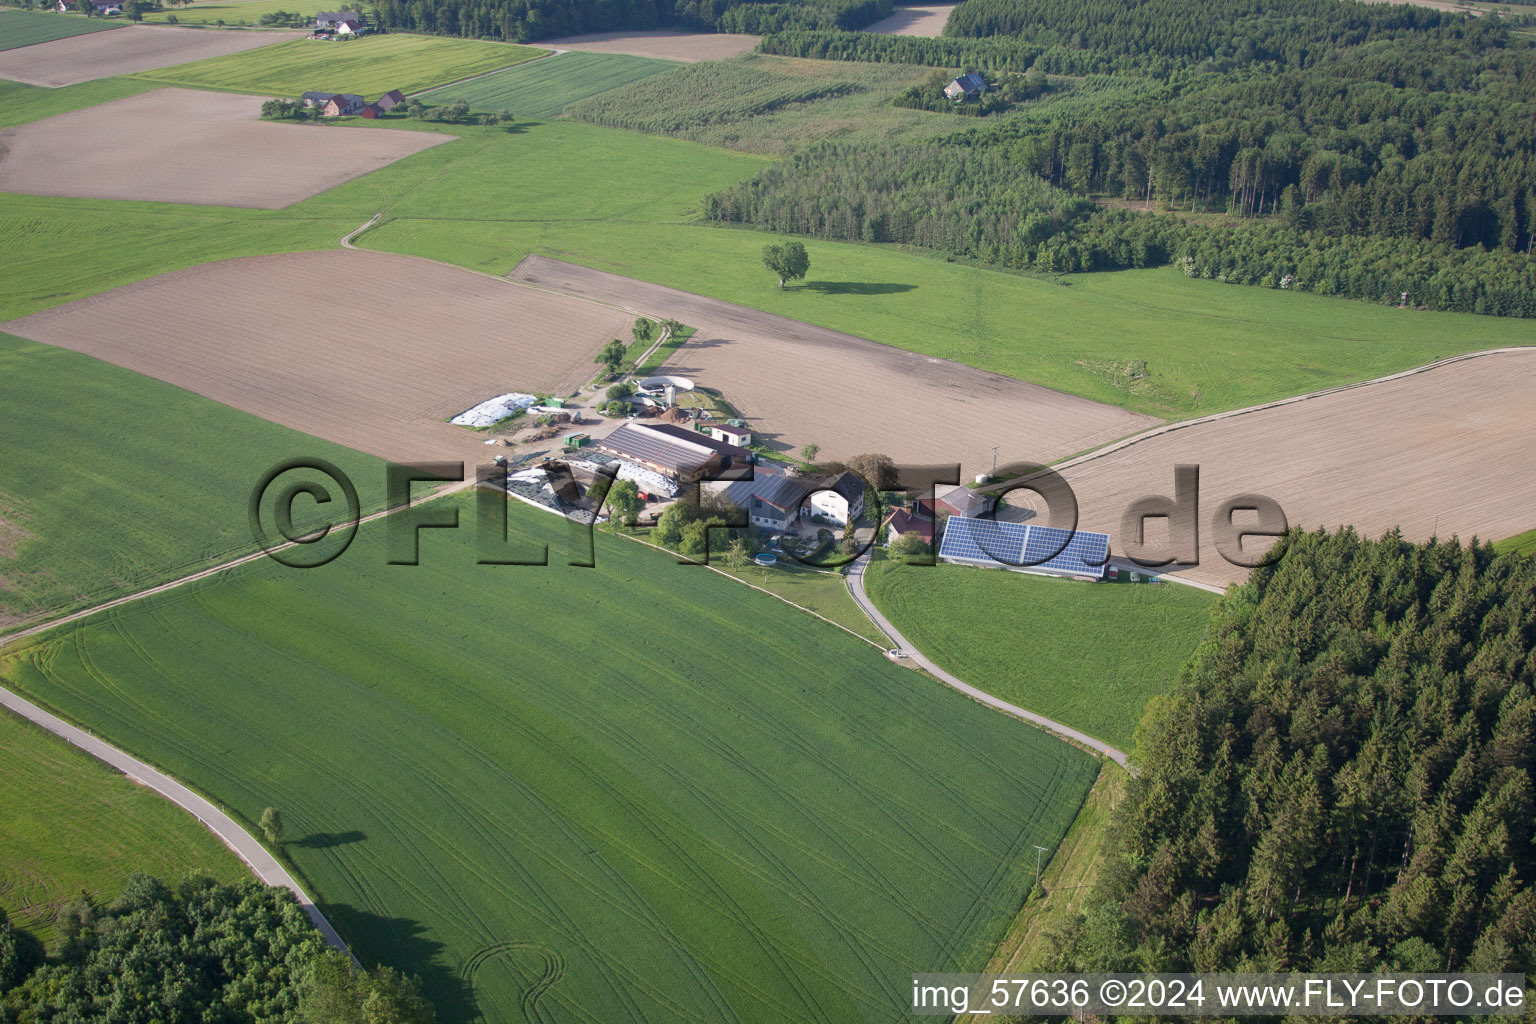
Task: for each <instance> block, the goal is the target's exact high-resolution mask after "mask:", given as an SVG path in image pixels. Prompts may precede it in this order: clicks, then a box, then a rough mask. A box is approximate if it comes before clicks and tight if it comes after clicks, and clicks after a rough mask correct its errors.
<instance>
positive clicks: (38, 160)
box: [0, 30, 455, 210]
mask: <svg viewBox="0 0 1536 1024" xmlns="http://www.w3.org/2000/svg"><path fill="white" fill-rule="evenodd" d="M120 31H121V30H118V31H114V32H98V33H96V34H97V35H117V34H119V32H120ZM260 114H261V98H260V97H257V96H238V95H234V94H232V93H222V92H201V91H198V90H196V89H155V90H154V91H152V92H145V93H139V94H138V95H137V96H129V97H128V98H126V99H121V100H114V101H113V102H111V103H103V104H100V105H99V106H94V107H87V108H86V109H85V110H77V111H74V112H72V113H68V114H59V115H57V116H56V117H50V118H45V119H44V120H42V121H33V122H31V123H29V124H23V125H19V126H17V127H15V128H7V129H5V130H4V131H0V190H4V191H6V192H20V193H23V194H27V195H43V196H76V197H81V198H89V199H147V200H155V201H159V202H166V203H201V204H205V205H214V206H247V207H256V208H259V209H267V210H275V209H280V208H282V207H284V206H288V205H290V204H292V203H296V202H298V201H299V200H301V199H307V198H309V197H310V196H312V195H316V194H317V193H320V192H323V191H325V190H326V189H328V188H333V187H335V186H336V185H340V184H341V183H342V182H345V181H351V180H352V179H353V178H356V177H360V176H361V175H364V174H367V173H368V172H369V171H375V170H378V169H379V168H380V167H383V166H385V165H386V164H391V163H393V162H394V161H396V160H399V159H401V158H402V157H406V156H410V155H411V154H412V153H419V152H421V151H422V150H424V149H430V148H431V147H433V146H436V145H440V144H442V143H444V142H448V141H451V140H452V139H453V138H455V136H452V135H436V134H427V133H424V132H408V131H397V130H389V129H377V128H368V129H345V130H339V131H316V130H315V129H314V128H312V127H306V126H304V125H297V124H274V123H272V122H270V121H263V120H261V117H260Z"/></svg>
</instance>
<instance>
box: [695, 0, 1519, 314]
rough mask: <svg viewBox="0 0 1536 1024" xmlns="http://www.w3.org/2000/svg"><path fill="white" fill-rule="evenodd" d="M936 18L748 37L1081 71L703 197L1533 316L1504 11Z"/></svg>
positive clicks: (820, 53)
mask: <svg viewBox="0 0 1536 1024" xmlns="http://www.w3.org/2000/svg"><path fill="white" fill-rule="evenodd" d="M946 32H948V33H952V35H950V36H947V37H945V38H941V39H932V40H929V39H907V38H899V37H882V36H870V35H867V34H859V33H846V32H842V33H828V32H819V33H818V32H802V33H785V34H781V35H776V36H773V37H770V38H769V39H767V40H765V42H764V48H765V49H768V50H772V51H774V52H779V53H785V54H789V55H794V56H816V57H823V58H833V59H850V60H915V61H923V62H934V63H943V62H948V63H950V64H951V65H952V66H953V65H971V66H975V67H981V68H993V69H999V70H1011V71H1021V70H1023V69H1024V68H1026V67H1029V68H1033V69H1034V72H1036V73H1038V72H1041V71H1044V72H1050V73H1052V74H1061V75H1071V76H1078V77H1076V78H1074V79H1073V80H1069V81H1067V82H1066V83H1064V84H1066V85H1067V86H1068V88H1067V90H1066V91H1067V95H1064V96H1061V97H1053V98H1051V99H1049V100H1048V101H1043V102H1041V103H1039V104H1034V105H1032V106H1031V107H1030V109H1029V110H1028V111H1027V112H1026V114H1027V116H1024V115H1020V116H1013V117H1009V118H1005V119H1002V120H1001V121H1000V122H999V123H997V124H995V125H993V124H990V123H989V124H987V125H985V126H982V127H977V128H974V129H969V130H966V131H963V132H953V133H951V134H949V135H947V136H944V137H942V138H941V139H939V141H938V142H937V143H936V144H935V145H932V146H928V147H923V149H922V152H921V153H919V152H916V151H908V152H907V153H905V154H904V155H903V157H902V160H901V161H900V162H902V163H905V162H910V161H916V163H915V164H914V165H912V166H901V167H898V166H897V163H898V161H896V160H894V159H892V154H891V152H890V151H889V149H881V148H879V147H867V148H866V149H865V150H864V151H860V152H855V151H853V150H852V149H850V148H848V147H837V146H826V147H822V148H821V149H818V150H815V151H811V152H807V153H805V154H803V155H802V159H800V160H797V161H795V162H793V163H792V164H788V165H784V166H777V167H772V168H768V169H766V170H765V171H764V172H763V173H762V174H761V175H759V177H758V178H757V179H755V180H754V181H751V182H746V183H743V184H741V185H739V186H737V187H736V188H733V189H730V190H727V191H726V192H723V193H721V194H719V195H717V196H714V197H712V198H711V199H710V201H709V204H708V212H709V215H710V216H711V217H712V218H713V219H715V220H717V221H721V222H727V223H751V224H757V225H760V226H764V227H771V228H773V229H775V230H780V231H796V232H802V233H807V234H813V235H818V236H820V237H826V238H837V239H851V240H865V241H888V242H899V243H905V244H912V245H920V246H925V247H929V248H935V249H940V250H943V251H947V252H952V253H957V254H963V255H966V256H970V257H972V258H975V259H978V260H982V261H985V262H990V263H996V264H1001V265H1004V266H1009V267H1030V268H1035V269H1041V270H1045V271H1049V272H1067V271H1076V270H1092V269H1104V268H1114V267H1135V266H1146V265H1152V264H1158V263H1164V262H1175V263H1178V264H1180V265H1181V266H1182V267H1183V268H1184V269H1185V271H1186V272H1187V273H1190V274H1192V275H1196V276H1201V277H1209V278H1213V279H1220V280H1226V281H1231V282H1235V283H1244V284H1259V285H1267V286H1269V287H1276V288H1279V287H1286V288H1294V289H1297V290H1307V291H1316V292H1320V293H1323V294H1330V295H1344V296H1350V297H1354V298H1359V299H1366V300H1369V301H1375V302H1391V303H1401V302H1403V301H1404V298H1403V293H1405V292H1406V293H1407V299H1406V302H1407V303H1408V304H1410V305H1423V306H1427V307H1429V308H1434V309H1448V310H1460V311H1467V312H1480V313H1489V314H1495V315H1506V316H1536V269H1533V252H1536V48H1533V47H1532V46H1531V44H1530V43H1529V42H1528V41H1526V40H1523V39H1521V38H1519V37H1516V36H1514V35H1512V34H1511V33H1510V30H1509V28H1508V27H1507V26H1506V25H1504V24H1501V23H1499V22H1497V21H1496V20H1495V19H1492V18H1485V19H1469V18H1466V17H1464V16H1462V15H1459V14H1448V13H1441V12H1435V11H1426V10H1424V9H1422V8H1415V7H1412V6H1409V5H1365V4H1357V3H1350V2H1343V3H1340V2H1338V0H1282V2H1280V3H1278V4H1275V3H1264V4H1262V5H1261V4H1259V3H1258V2H1257V0H1253V2H1250V0H1221V2H1220V3H1216V4H1214V5H1212V4H1195V3H1192V2H1190V0H1148V2H1146V3H1142V4H1130V5H1127V4H1124V3H1120V2H1118V0H1116V2H1110V0H1104V2H1103V3H1100V2H1099V0H1042V2H1040V3H1030V4H1019V3H1015V2H1012V0H966V2H965V3H964V4H962V5H960V6H959V7H957V8H956V10H955V13H954V14H953V15H952V16H951V18H950V22H949V25H948V27H947V28H946ZM966 33H970V34H973V35H976V36H984V37H982V38H969V37H966V36H965V35H964V34H966ZM1026 175H1028V176H1032V177H1037V178H1038V179H1039V180H1041V181H1043V182H1045V183H1047V184H1049V185H1052V186H1055V187H1057V188H1059V189H1062V190H1065V191H1066V192H1067V193H1070V195H1072V196H1077V197H1092V198H1093V199H1094V200H1095V201H1097V202H1098V203H1099V204H1100V205H1102V206H1104V207H1106V208H1107V209H1105V210H1104V211H1103V212H1096V211H1093V210H1090V209H1088V208H1087V207H1084V206H1082V205H1080V204H1077V205H1074V204H1072V203H1069V202H1068V201H1067V199H1066V198H1065V197H1064V196H1063V195H1062V194H1060V193H1058V192H1057V191H1054V190H1043V189H1039V188H1037V187H1035V186H1034V185H1033V184H1032V183H1029V182H1026V181H1024V178H1025V176H1026ZM1115 207H1132V208H1136V209H1156V210H1161V211H1164V212H1162V213H1160V214H1159V215H1158V216H1156V217H1155V218H1153V217H1148V216H1145V215H1130V214H1128V213H1126V212H1125V211H1124V210H1123V209H1115ZM1173 214H1177V215H1176V216H1175V215H1173ZM1149 220H1156V221H1157V223H1148V221H1149Z"/></svg>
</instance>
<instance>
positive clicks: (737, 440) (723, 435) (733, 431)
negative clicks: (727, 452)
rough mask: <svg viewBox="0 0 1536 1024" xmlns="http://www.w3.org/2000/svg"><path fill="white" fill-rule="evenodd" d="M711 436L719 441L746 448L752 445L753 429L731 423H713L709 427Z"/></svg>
mask: <svg viewBox="0 0 1536 1024" xmlns="http://www.w3.org/2000/svg"><path fill="white" fill-rule="evenodd" d="M708 430H709V436H710V437H713V438H714V439H715V440H717V441H724V442H726V443H727V444H734V445H737V446H738V447H741V448H745V447H746V446H747V445H749V444H751V443H752V428H751V427H745V426H739V425H736V424H731V423H711V424H709V425H708Z"/></svg>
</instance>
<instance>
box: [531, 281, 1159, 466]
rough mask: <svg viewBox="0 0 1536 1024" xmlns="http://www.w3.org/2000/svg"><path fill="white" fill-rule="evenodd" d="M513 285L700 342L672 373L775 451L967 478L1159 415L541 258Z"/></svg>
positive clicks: (1102, 438) (1126, 430)
mask: <svg viewBox="0 0 1536 1024" xmlns="http://www.w3.org/2000/svg"><path fill="white" fill-rule="evenodd" d="M511 276H512V277H513V278H515V279H517V280H522V281H528V282H530V283H533V284H539V285H543V286H545V287H547V288H554V289H557V290H559V291H562V292H567V293H569V294H571V295H580V296H583V297H586V298H594V299H600V300H602V301H605V302H613V303H617V304H620V305H624V306H627V307H630V308H634V309H641V310H644V311H646V312H648V313H652V314H654V315H656V316H662V317H675V318H676V319H678V320H681V321H682V322H683V323H685V324H691V325H693V326H695V327H697V328H698V329H699V330H698V333H697V334H696V335H694V337H693V339H692V340H690V341H689V342H688V344H686V345H685V346H683V347H682V348H681V349H679V350H678V351H677V353H676V354H675V355H673V357H672V358H671V359H670V360H668V362H667V364H666V367H665V370H664V371H663V372H666V373H675V374H682V375H685V376H688V377H692V378H693V379H694V381H695V383H697V384H698V385H700V386H702V387H706V388H712V389H716V390H718V391H720V392H722V393H723V394H724V396H725V398H726V400H727V401H729V402H730V403H731V404H732V405H733V406H735V408H736V409H737V410H738V411H739V412H740V413H741V415H742V416H744V417H746V419H747V421H748V422H749V423H750V424H751V425H752V426H753V428H754V430H756V431H757V432H758V436H759V437H761V438H763V439H764V440H766V441H767V442H768V443H770V444H776V445H778V446H779V447H782V448H790V449H795V448H799V447H800V446H801V445H803V444H805V443H807V442H813V443H815V444H818V445H820V446H821V452H822V457H823V458H833V459H835V458H842V457H847V456H850V455H859V454H863V453H866V452H880V453H883V454H886V455H889V456H891V457H892V458H893V459H896V460H898V461H904V462H909V463H954V462H959V463H962V464H963V466H964V472H965V474H967V476H969V475H972V474H975V473H978V472H983V471H985V470H987V469H989V468H990V467H991V464H992V448H993V446H994V445H998V446H1001V448H1002V458H1003V460H1004V461H1007V460H1010V459H1019V460H1023V459H1026V458H1027V459H1029V460H1031V461H1035V462H1048V461H1051V460H1053V459H1059V458H1062V457H1063V456H1067V455H1071V454H1073V453H1074V452H1080V451H1084V450H1086V449H1088V448H1093V447H1096V446H1098V445H1101V444H1104V443H1106V442H1108V441H1112V440H1115V439H1116V438H1119V437H1124V436H1125V435H1127V434H1131V433H1135V432H1137V431H1140V430H1144V429H1146V428H1147V427H1149V426H1151V425H1152V424H1154V423H1156V422H1157V420H1155V419H1153V418H1152V417H1150V416H1143V415H1140V414H1139V413H1133V412H1127V411H1126V410H1124V409H1118V408H1115V407H1114V406H1110V405H1102V404H1100V403H1098V402H1092V401H1089V400H1088V399H1086V398H1079V397H1077V396H1075V395H1067V394H1063V393H1062V392H1060V391H1052V390H1050V389H1049V388H1043V387H1040V386H1039V385H1036V384H1028V383H1025V382H1024V381H1020V380H1014V379H1013V378H1012V377H1004V376H1001V375H999V374H995V373H987V372H986V371H984V370H978V369H975V368H974V367H970V366H966V365H964V364H962V363H955V362H950V361H949V360H947V359H935V358H933V357H931V356H923V355H918V354H917V353H914V352H907V351H904V350H902V349H898V348H892V347H890V346H888V345H881V344H879V343H878V342H874V341H870V340H868V339H866V338H859V337H855V336H853V335H851V334H842V333H840V332H838V331H832V330H828V329H826V328H824V327H816V326H813V325H811V324H807V323H802V322H800V321H798V320H790V319H788V318H787V317H782V316H775V315H773V314H771V313H763V312H760V311H758V310H755V309H749V308H747V307H746V306H737V305H735V304H733V303H729V302H721V301H719V300H718V299H710V298H706V297H704V296H702V295H694V294H691V293H689V292H684V291H678V290H677V289H675V288H665V287H663V286H661V285H654V284H646V283H645V282H643V281H635V280H633V279H631V278H627V277H620V276H619V275H617V274H608V273H604V272H603V271H600V270H590V269H588V268H586V267H578V266H574V265H572V264H569V263H561V262H559V261H558V260H551V259H547V258H544V257H541V256H530V257H528V258H527V259H525V260H523V262H522V263H520V264H518V266H517V267H516V268H514V269H513V271H512V275H511Z"/></svg>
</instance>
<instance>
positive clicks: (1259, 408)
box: [1051, 345, 1536, 470]
mask: <svg viewBox="0 0 1536 1024" xmlns="http://www.w3.org/2000/svg"><path fill="white" fill-rule="evenodd" d="M1516 354H1524V355H1532V354H1536V345H1510V346H1506V347H1504V348H1489V349H1483V350H1482V351H1480V352H1463V353H1462V354H1461V355H1456V356H1447V357H1446V358H1444V359H1436V360H1435V361H1434V362H1432V363H1424V364H1423V365H1421V366H1414V367H1410V368H1409V369H1406V370H1399V371H1397V372H1396V373H1389V374H1386V375H1385V376H1382V377H1372V378H1371V379H1370V380H1357V381H1354V382H1353V383H1350V384H1336V385H1334V386H1333V387H1331V388H1323V389H1322V390H1321V391H1309V392H1307V393H1306V394H1304V395H1292V396H1291V397H1289V398H1276V399H1274V400H1272V401H1269V402H1261V403H1259V404H1258V405H1250V406H1246V407H1244V408H1242V409H1228V410H1227V411H1226V412H1214V413H1211V414H1210V415H1209V416H1201V417H1200V418H1198V419H1193V420H1177V421H1175V422H1172V423H1163V424H1159V425H1158V426H1155V427H1150V428H1148V429H1147V430H1144V431H1142V432H1141V433H1139V434H1132V435H1130V436H1129V437H1123V438H1121V439H1120V440H1118V441H1111V442H1110V443H1109V444H1107V445H1104V446H1103V447H1102V448H1095V449H1093V450H1092V451H1089V452H1084V453H1083V454H1081V455H1074V456H1072V457H1071V458H1069V459H1065V460H1063V461H1061V462H1057V463H1053V464H1052V465H1051V468H1052V469H1055V470H1062V469H1070V468H1071V467H1073V466H1078V465H1081V464H1083V463H1085V462H1092V461H1093V460H1094V459H1098V458H1103V457H1104V456H1106V455H1112V454H1114V453H1115V452H1118V451H1122V450H1124V449H1126V448H1129V447H1131V446H1132V445H1136V444H1140V443H1141V442H1142V441H1150V440H1152V439H1153V438H1154V437H1161V436H1162V435H1164V434H1171V433H1173V432H1174V431H1176V430H1183V429H1185V428H1186V427H1197V426H1200V425H1202V424H1205V423H1215V422H1218V421H1220V420H1226V419H1233V418H1235V417H1238V416H1248V415H1251V414H1253V413H1257V412H1265V411H1267V410H1270V409H1279V408H1281V407H1283V406H1287V405H1296V404H1298V403H1300V402H1310V401H1312V400H1313V399H1317V398H1326V397H1328V396H1329V395H1336V394H1339V393H1341V392H1344V391H1353V390H1354V389H1356V388H1368V387H1373V386H1375V385H1377V384H1387V383H1390V382H1392V381H1394V380H1402V379H1404V378H1406V377H1412V376H1414V375H1415V374H1420V373H1428V372H1430V371H1431V370H1438V369H1440V368H1442V367H1445V366H1450V365H1452V364H1454V363H1460V362H1466V361H1468V360H1471V359H1482V358H1483V357H1485V356H1498V355H1516Z"/></svg>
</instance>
